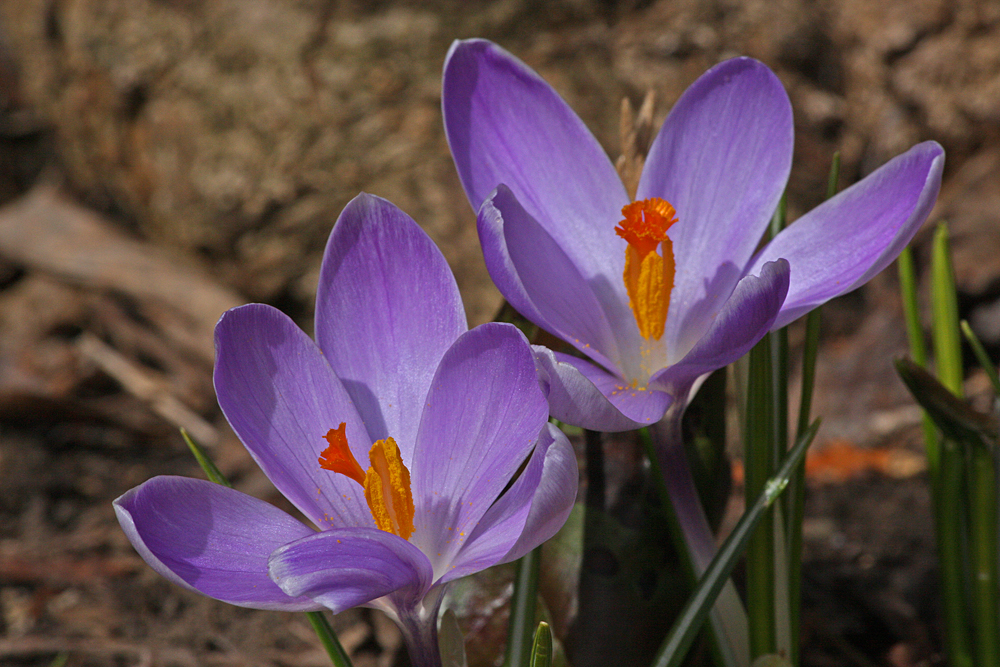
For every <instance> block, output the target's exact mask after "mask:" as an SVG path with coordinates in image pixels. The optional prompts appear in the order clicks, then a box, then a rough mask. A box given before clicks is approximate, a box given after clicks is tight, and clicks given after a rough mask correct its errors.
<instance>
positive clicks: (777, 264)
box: [442, 40, 944, 431]
mask: <svg viewBox="0 0 1000 667" xmlns="http://www.w3.org/2000/svg"><path fill="white" fill-rule="evenodd" d="M442 105H443V110H444V120H445V128H446V131H447V136H448V141H449V144H450V146H451V151H452V155H453V157H454V159H455V165H456V167H457V168H458V173H459V176H460V178H461V181H462V184H463V186H464V187H465V191H466V194H467V195H468V198H469V201H470V202H471V203H472V205H473V208H475V209H476V210H477V211H478V227H479V234H480V240H481V242H482V246H483V253H484V255H485V259H486V265H487V268H488V269H489V272H490V275H491V276H492V278H493V280H494V282H495V283H496V284H497V286H498V287H499V288H500V291H501V292H502V293H503V295H504V297H505V298H506V299H507V300H508V301H509V302H510V303H511V305H513V306H514V307H515V308H516V309H517V310H518V311H520V312H521V314H523V315H524V316H525V317H527V318H528V319H530V320H531V321H533V322H534V323H535V324H537V325H538V326H540V327H542V328H543V329H545V330H547V331H549V332H551V333H553V334H555V335H556V336H558V337H560V338H562V339H563V340H565V341H567V342H568V343H570V344H572V345H573V346H575V347H576V349H577V350H578V351H579V352H580V353H582V355H583V356H584V358H580V357H576V356H571V355H566V354H561V353H557V352H556V353H553V352H551V351H548V350H546V349H544V348H536V357H537V363H538V366H539V370H540V373H541V374H542V376H543V385H544V386H545V388H546V389H547V391H548V397H549V403H550V406H551V410H552V415H553V416H554V417H556V418H558V419H560V420H562V421H565V422H568V423H571V424H576V425H579V426H583V427H585V428H589V429H594V430H601V431H614V430H627V429H632V428H638V427H641V426H646V425H649V424H651V423H655V422H657V421H659V420H660V419H662V418H663V417H664V414H666V413H667V411H668V409H669V410H670V411H671V413H672V414H675V415H679V414H680V413H682V412H683V407H684V405H685V404H686V402H687V400H688V398H689V396H690V393H691V392H692V391H693V390H694V389H695V388H696V387H697V383H698V380H699V378H701V377H703V376H705V375H706V374H707V373H709V372H711V371H713V370H715V369H717V368H721V367H723V366H725V365H727V364H729V363H730V362H732V361H735V360H736V359H738V358H739V357H741V356H743V355H744V354H745V353H746V352H747V351H748V350H749V349H750V348H751V347H752V346H753V345H754V344H755V343H756V342H757V341H758V340H760V338H761V337H763V335H764V334H765V333H767V332H768V331H769V330H771V329H774V328H778V327H782V326H784V325H786V324H788V323H789V322H791V321H792V320H793V319H795V318H797V317H798V316H800V315H802V314H804V313H805V312H807V311H809V310H810V309H812V308H814V307H816V306H818V305H820V304H822V303H823V302H825V301H827V300H829V299H831V298H833V297H835V296H838V295H840V294H843V293H845V292H848V291H850V290H852V289H854V288H856V287H858V286H860V285H861V284H862V283H864V282H866V281H867V280H868V279H869V278H871V277H872V276H873V275H875V274H876V273H877V272H879V271H880V270H882V269H883V268H884V267H885V266H886V265H887V264H888V263H889V262H891V261H892V260H893V259H894V258H895V257H896V255H897V254H898V253H899V252H900V251H901V250H902V248H903V247H904V246H905V245H906V244H907V243H908V242H909V240H910V239H911V238H912V236H913V234H914V233H915V232H916V230H917V229H918V228H919V227H920V225H921V224H922V223H923V222H924V220H925V219H926V218H927V216H928V214H929V213H930V210H931V207H932V206H933V204H934V201H935V199H936V197H937V193H938V189H939V188H940V182H941V171H942V168H943V164H944V155H943V151H942V149H941V147H940V146H939V145H938V144H936V143H934V142H926V143H923V144H920V145H918V146H915V147H914V148H912V149H911V150H909V151H908V152H906V153H905V154H903V155H901V156H899V157H897V158H895V159H893V160H891V161H890V162H889V163H887V164H886V165H885V166H883V167H882V168H881V169H879V170H878V171H876V172H875V173H873V174H871V175H870V176H869V177H867V178H865V179H864V180H863V181H861V182H860V183H858V184H856V185H855V186H853V187H851V188H849V189H847V190H845V191H844V192H842V193H841V194H839V195H837V196H836V197H834V198H833V199H831V200H829V201H828V202H826V203H825V204H823V205H821V206H819V207H818V208H816V209H814V210H813V211H811V212H810V213H808V214H806V215H805V216H803V217H802V218H800V219H799V220H797V221H796V222H795V223H794V224H792V225H791V226H790V227H788V228H787V229H786V230H784V231H783V232H781V233H780V234H779V235H778V236H777V237H776V238H775V239H774V240H773V241H772V242H771V243H769V244H768V245H767V246H766V247H765V248H764V249H763V250H761V251H760V252H756V250H757V247H758V244H759V242H760V239H761V237H762V235H763V233H764V230H765V229H766V227H767V224H768V221H769V219H770V217H771V215H772V214H773V212H774V210H775V208H776V206H777V204H778V201H779V199H780V197H781V194H782V192H783V190H784V188H785V184H786V182H787V180H788V174H789V170H790V168H791V161H792V144H793V123H792V110H791V105H790V103H789V100H788V96H787V95H786V93H785V91H784V88H783V87H782V85H781V83H780V81H778V79H777V77H776V76H775V75H774V74H773V73H772V72H771V71H770V70H769V69H768V68H767V67H766V66H764V65H763V64H761V63H760V62H757V61H756V60H752V59H750V58H736V59H733V60H728V61H726V62H723V63H720V64H719V65H717V66H715V67H713V68H712V69H710V70H709V71H708V72H706V73H705V74H704V75H703V76H702V77H701V78H699V79H698V80H697V81H695V83H694V84H692V86H691V87H690V88H689V89H688V90H687V91H686V92H685V93H684V94H683V95H682V96H681V98H680V99H679V100H678V101H677V103H676V105H675V106H674V107H673V109H672V111H671V112H670V114H669V116H668V117H667V119H666V121H665V122H664V124H663V127H662V129H661V130H660V132H659V134H658V135H657V137H656V139H655V141H654V142H653V144H652V146H651V148H650V151H649V154H648V156H647V159H646V163H645V168H644V171H643V173H642V176H641V179H640V181H639V185H638V191H637V195H636V200H635V201H631V200H630V198H629V197H628V195H627V194H626V191H625V188H624V186H623V185H622V182H621V180H620V178H619V177H618V174H617V173H616V171H615V169H614V167H613V165H612V164H611V161H610V160H609V159H608V157H607V155H606V154H605V153H604V151H603V150H602V149H601V147H600V145H599V144H598V143H597V141H596V139H594V137H593V135H592V134H591V133H590V132H589V131H588V130H587V128H586V127H585V126H584V125H583V123H582V122H581V121H580V119H579V118H578V117H577V116H576V114H574V113H573V111H572V110H571V109H570V108H569V107H568V106H567V105H566V103H565V102H564V101H563V100H562V99H561V98H560V97H559V95H558V94H557V93H556V92H555V91H554V90H553V89H552V87H551V86H549V85H548V84H547V83H546V82H545V81H543V80H542V79H541V78H540V77H539V76H538V75H537V74H536V73H535V72H533V71H532V70H531V69H529V68H528V67H527V66H526V65H524V64H523V63H522V62H520V61H519V60H517V59H516V58H514V57H513V56H512V55H510V54H509V53H507V52H506V51H504V50H503V49H501V48H499V47H497V46H496V45H494V44H492V43H490V42H487V41H484V40H468V41H462V42H456V43H455V44H454V45H453V46H452V48H451V51H450V52H449V54H448V58H447V61H446V63H445V68H444V84H443V100H442Z"/></svg>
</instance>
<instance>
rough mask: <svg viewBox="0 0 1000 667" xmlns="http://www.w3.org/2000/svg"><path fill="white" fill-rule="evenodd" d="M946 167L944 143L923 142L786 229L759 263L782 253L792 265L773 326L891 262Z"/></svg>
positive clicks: (926, 211)
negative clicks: (783, 301)
mask: <svg viewBox="0 0 1000 667" xmlns="http://www.w3.org/2000/svg"><path fill="white" fill-rule="evenodd" d="M943 169H944V150H943V149H942V148H941V146H940V145H939V144H937V143H936V142H934V141H927V142H925V143H922V144H918V145H916V146H914V147H913V148H911V149H910V150H908V151H907V152H905V153H903V154H902V155H899V156H897V157H895V158H893V159H892V160H890V161H889V162H887V163H886V164H884V165H883V166H882V167H881V168H879V169H878V170H876V171H875V172H873V173H872V174H870V175H869V176H868V177H867V178H865V179H864V180H862V181H861V182H860V183H856V184H854V185H853V186H851V187H849V188H847V189H846V190H844V191H843V192H841V193H840V194H838V195H837V196H836V197H833V198H831V199H830V200H829V201H826V202H824V203H823V204H821V205H819V206H818V207H816V208H815V209H813V210H812V211H810V212H809V213H807V214H805V215H804V216H802V217H801V218H799V219H798V220H796V221H795V223H794V224H792V225H789V226H788V227H787V228H785V229H784V230H782V232H781V233H780V234H778V235H777V236H776V237H775V238H774V240H773V241H772V242H771V243H769V244H768V245H767V247H766V248H764V250H762V251H761V253H760V254H759V255H758V257H757V258H756V259H755V260H754V263H753V267H754V268H756V267H759V266H761V265H762V264H763V263H764V262H767V261H770V260H772V259H775V258H778V257H784V258H785V259H787V260H788V262H789V264H791V267H792V276H791V283H790V285H789V287H788V298H786V299H785V304H784V305H783V306H782V308H781V314H780V315H779V316H778V319H777V320H776V321H775V323H774V325H773V326H774V328H779V327H783V326H785V325H786V324H788V323H789V322H792V321H793V320H795V319H797V318H798V317H799V316H801V315H803V314H805V313H807V312H809V311H810V310H812V309H813V308H815V307H816V306H818V305H820V304H822V303H825V302H826V301H829V300H830V299H832V298H833V297H835V296H839V295H841V294H845V293H847V292H850V291H851V290H853V289H855V288H857V287H860V286H861V285H863V284H864V283H866V282H868V280H870V279H871V278H872V276H874V275H875V274H876V273H878V272H879V271H881V270H882V269H884V268H885V267H886V266H888V264H889V263H890V262H892V260H894V259H895V258H896V256H897V255H899V253H900V252H901V251H902V250H903V248H905V247H906V244H907V243H909V242H910V240H911V239H912V238H913V235H914V234H915V233H916V232H917V229H919V228H920V225H922V224H923V223H924V221H925V220H927V216H928V215H930V212H931V209H932V208H933V207H934V201H935V200H936V199H937V195H938V191H939V190H940V189H941V172H942V170H943ZM751 270H753V269H751Z"/></svg>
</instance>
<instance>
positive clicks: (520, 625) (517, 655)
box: [503, 547, 542, 667]
mask: <svg viewBox="0 0 1000 667" xmlns="http://www.w3.org/2000/svg"><path fill="white" fill-rule="evenodd" d="M541 554H542V548H541V547H536V548H534V549H532V550H531V551H529V552H528V553H527V554H525V555H524V556H523V557H522V558H521V560H519V561H517V571H516V573H515V574H514V594H513V596H511V600H510V624H509V625H508V626H507V652H506V654H505V655H504V660H503V664H504V667H528V664H529V662H530V661H531V647H532V644H533V641H532V634H533V630H534V628H535V601H536V599H537V598H538V570H539V566H540V564H541V562H542V557H541Z"/></svg>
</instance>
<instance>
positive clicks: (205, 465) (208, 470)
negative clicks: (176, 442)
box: [181, 428, 233, 489]
mask: <svg viewBox="0 0 1000 667" xmlns="http://www.w3.org/2000/svg"><path fill="white" fill-rule="evenodd" d="M181 437H182V438H184V442H186V443H187V446H188V449H190V450H191V453H192V454H194V458H195V460H196V461H197V462H198V465H200V466H201V469H202V470H204V471H205V475H206V476H207V477H208V479H209V481H211V482H215V483H216V484H221V485H222V486H228V487H229V488H230V489H231V488H233V485H232V484H230V483H229V480H228V479H226V476H225V475H223V474H222V471H221V470H219V469H218V468H217V467H216V466H215V463H214V462H213V461H212V459H210V458H209V456H208V454H207V453H206V452H205V450H204V448H203V447H202V446H201V445H199V444H198V443H197V442H195V440H194V438H192V437H191V434H190V433H188V432H187V429H183V428H182V429H181Z"/></svg>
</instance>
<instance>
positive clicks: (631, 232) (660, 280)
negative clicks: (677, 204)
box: [615, 197, 677, 340]
mask: <svg viewBox="0 0 1000 667" xmlns="http://www.w3.org/2000/svg"><path fill="white" fill-rule="evenodd" d="M622 215H623V216H624V217H625V219H624V220H622V221H621V222H619V223H618V226H617V227H615V232H616V233H617V234H618V236H620V237H622V238H623V239H625V240H626V241H627V242H628V247H627V248H626V249H625V273H624V275H623V276H622V278H623V279H624V281H625V289H626V291H627V292H628V299H629V307H630V308H631V309H632V314H633V315H634V316H635V322H636V325H637V326H638V327H639V333H640V335H642V337H643V338H645V339H646V340H650V339H653V340H659V339H660V338H661V337H662V336H663V329H664V326H665V324H666V321H667V311H668V310H669V308H670V292H671V290H673V288H674V274H675V273H676V266H675V264H674V246H673V243H672V242H671V241H670V237H668V236H667V230H668V229H670V226H671V225H673V224H674V223H675V222H677V217H676V211H674V207H673V206H671V205H670V204H669V203H668V202H666V201H664V200H663V199H659V198H655V197H654V198H652V199H643V200H641V201H635V202H632V203H631V204H628V205H627V206H625V207H624V208H622ZM659 245H662V247H663V254H662V255H658V254H657V253H656V247H657V246H659Z"/></svg>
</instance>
